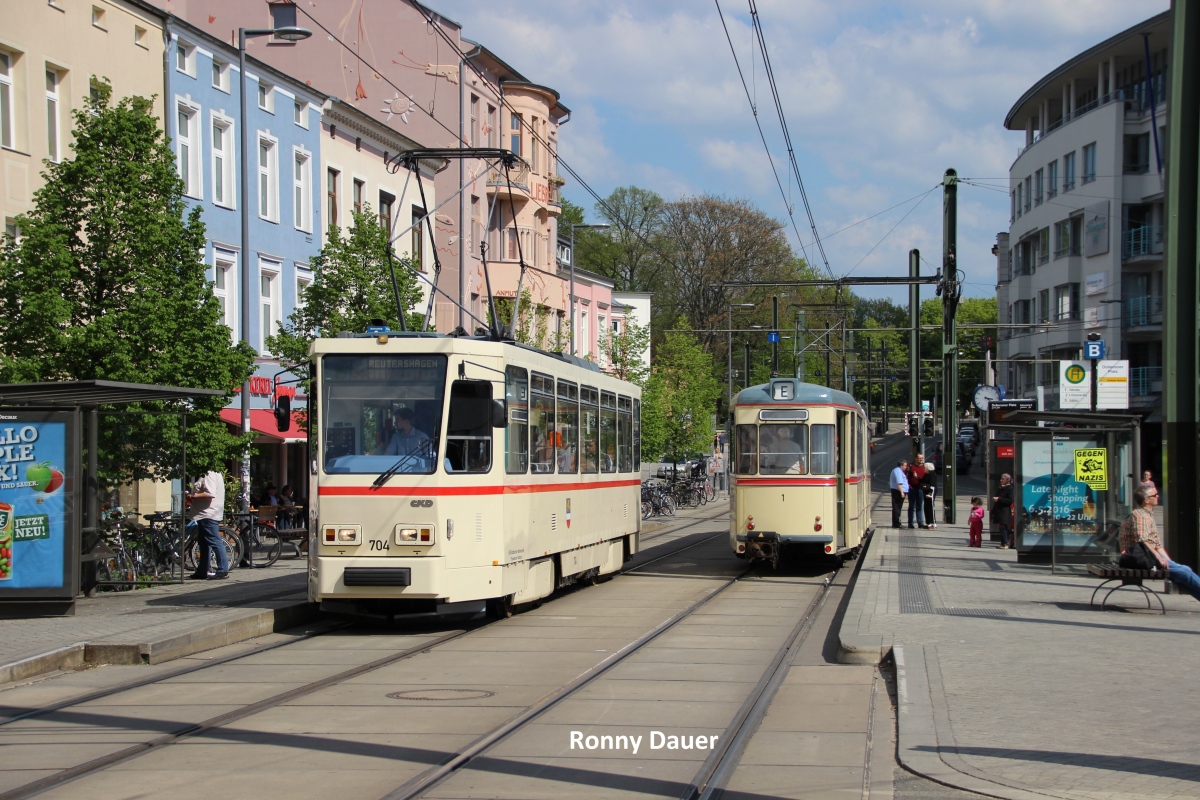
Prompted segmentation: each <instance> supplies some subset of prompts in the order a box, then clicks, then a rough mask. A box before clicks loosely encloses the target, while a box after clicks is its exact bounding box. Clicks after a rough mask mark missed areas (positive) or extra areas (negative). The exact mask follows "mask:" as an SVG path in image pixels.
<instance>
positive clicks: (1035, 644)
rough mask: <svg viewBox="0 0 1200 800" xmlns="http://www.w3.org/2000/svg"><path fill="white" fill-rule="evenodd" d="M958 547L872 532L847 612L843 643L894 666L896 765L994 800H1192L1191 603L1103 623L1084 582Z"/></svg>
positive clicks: (943, 535)
mask: <svg viewBox="0 0 1200 800" xmlns="http://www.w3.org/2000/svg"><path fill="white" fill-rule="evenodd" d="M958 514H959V519H962V520H965V519H966V517H967V509H966V508H965V506H963V505H961V504H960V506H959V512H958ZM966 545H967V534H966V529H965V526H942V527H941V528H939V529H938V530H934V531H930V530H909V529H903V530H895V529H890V528H880V529H878V530H877V532H876V535H875V537H874V541H873V542H872V545H871V547H870V550H869V552H868V554H867V555H866V556H865V558H864V563H863V565H862V573H861V574H860V575H859V578H858V583H857V586H856V588H855V592H854V596H853V597H852V598H851V602H850V604H849V606H848V608H847V614H846V618H845V622H844V625H843V628H842V639H843V642H844V643H845V642H847V641H851V642H853V641H857V643H858V644H860V645H861V644H862V643H863V642H867V643H870V642H872V641H875V642H878V643H879V645H881V646H882V648H883V649H884V650H886V649H887V648H893V652H894V654H895V655H896V661H897V672H898V675H899V678H898V684H899V694H900V709H899V717H900V722H899V729H900V730H899V734H900V741H899V748H898V749H899V756H900V760H901V761H902V762H903V764H904V765H905V766H906V767H908V768H909V769H911V770H913V771H914V772H916V773H919V774H922V775H925V776H927V777H930V778H932V779H934V780H935V781H938V782H939V783H948V784H951V785H954V786H958V787H961V788H963V789H969V790H973V791H977V792H983V793H986V794H989V795H993V796H999V797H1024V798H1032V797H1047V796H1050V797H1064V798H1089V799H1092V798H1094V799H1096V800H1099V799H1100V798H1130V797H1138V798H1184V797H1196V796H1200V733H1198V732H1197V731H1196V730H1195V728H1194V727H1193V725H1192V723H1193V721H1194V720H1195V719H1197V712H1198V711H1200V695H1198V694H1197V692H1196V691H1195V684H1196V679H1197V677H1200V669H1198V668H1197V667H1196V666H1195V665H1196V664H1197V663H1198V660H1197V657H1198V656H1200V604H1197V602H1196V601H1195V600H1193V599H1192V598H1191V597H1189V596H1187V595H1169V596H1165V597H1163V601H1164V602H1165V604H1166V607H1167V614H1166V616H1162V615H1159V614H1158V613H1157V610H1158V609H1157V604H1156V606H1155V609H1154V612H1155V613H1148V612H1146V611H1145V610H1144V602H1143V601H1142V599H1141V597H1140V596H1139V595H1138V594H1136V593H1133V592H1123V593H1118V594H1117V595H1114V599H1118V598H1119V600H1118V602H1120V603H1121V604H1122V605H1125V606H1126V607H1128V608H1129V609H1130V610H1126V611H1120V610H1111V611H1100V610H1097V609H1094V608H1091V607H1089V605H1088V601H1089V598H1090V597H1091V594H1092V590H1093V589H1094V588H1095V587H1096V585H1097V584H1098V581H1096V580H1095V579H1093V578H1091V577H1090V576H1088V575H1086V574H1084V575H1082V576H1080V575H1070V574H1062V573H1058V574H1054V573H1052V572H1051V571H1050V568H1049V566H1048V565H1047V566H1042V565H1026V564H1018V563H1017V561H1016V554H1015V553H1014V552H1013V551H1009V550H997V549H995V548H993V547H984V548H982V549H973V548H968V547H967V546H966ZM1155 588H1158V589H1161V588H1162V587H1161V584H1159V585H1157V586H1156V587H1155ZM1122 595H1124V597H1122ZM1139 605H1141V606H1143V608H1142V609H1139V608H1138V606H1139ZM908 788H909V787H905V788H902V787H901V782H898V783H897V796H904V795H905V794H906V791H907V789H908ZM910 796H911V795H910Z"/></svg>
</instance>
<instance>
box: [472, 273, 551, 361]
mask: <svg viewBox="0 0 1200 800" xmlns="http://www.w3.org/2000/svg"><path fill="white" fill-rule="evenodd" d="M494 305H495V306H496V316H497V317H499V318H500V324H499V326H498V327H499V328H501V329H504V328H506V327H508V326H510V325H512V324H513V305H514V304H513V298H511V297H497V298H495V302H494ZM520 312H521V317H520V319H518V320H517V324H516V325H515V326H514V327H513V330H512V337H513V341H516V342H520V343H521V344H527V345H529V346H531V347H537V348H539V349H541V350H550V351H553V352H562V351H563V350H565V349H567V345H566V344H565V343H564V341H562V340H563V339H564V338H565V337H564V336H563V335H561V334H557V333H556V332H554V331H551V330H550V309H548V308H546V307H545V306H535V305H534V304H533V292H531V291H530V290H529V287H523V288H522V289H521V308H520ZM487 316H488V321H489V322H491V321H492V315H491V312H490V311H489V312H488V315H487Z"/></svg>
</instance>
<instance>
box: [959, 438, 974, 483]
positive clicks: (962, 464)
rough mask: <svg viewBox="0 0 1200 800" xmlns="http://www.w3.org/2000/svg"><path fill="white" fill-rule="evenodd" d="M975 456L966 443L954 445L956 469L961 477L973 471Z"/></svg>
mask: <svg viewBox="0 0 1200 800" xmlns="http://www.w3.org/2000/svg"><path fill="white" fill-rule="evenodd" d="M973 455H974V454H973V453H971V451H970V449H969V448H968V447H967V445H966V443H965V442H961V441H960V442H956V443H955V444H954V469H955V470H957V471H958V474H959V475H966V474H967V473H969V472H970V471H971V459H972V457H973Z"/></svg>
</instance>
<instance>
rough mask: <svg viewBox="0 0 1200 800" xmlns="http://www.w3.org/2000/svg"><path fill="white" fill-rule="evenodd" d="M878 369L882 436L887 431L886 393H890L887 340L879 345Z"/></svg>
mask: <svg viewBox="0 0 1200 800" xmlns="http://www.w3.org/2000/svg"><path fill="white" fill-rule="evenodd" d="M879 369H880V370H881V372H882V375H881V376H880V377H881V378H882V379H883V433H882V434H881V435H883V434H886V433H887V431H888V422H889V420H888V393H889V392H890V391H891V386H889V385H888V360H887V340H886V339H885V340H884V341H882V342H880V343H879Z"/></svg>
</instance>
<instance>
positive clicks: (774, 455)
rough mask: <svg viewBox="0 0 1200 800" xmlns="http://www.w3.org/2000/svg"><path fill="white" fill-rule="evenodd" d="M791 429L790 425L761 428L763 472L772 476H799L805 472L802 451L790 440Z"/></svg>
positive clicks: (764, 426)
mask: <svg viewBox="0 0 1200 800" xmlns="http://www.w3.org/2000/svg"><path fill="white" fill-rule="evenodd" d="M792 428H793V426H791V425H763V426H762V428H761V433H762V439H763V442H762V471H763V472H765V473H768V474H774V475H785V474H791V475H799V474H801V473H803V472H804V471H805V470H804V463H803V462H804V451H803V450H802V449H801V448H800V445H799V444H797V443H796V442H795V441H794V440H793V439H792V435H793V431H792ZM768 436H769V437H770V438H769V439H768Z"/></svg>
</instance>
